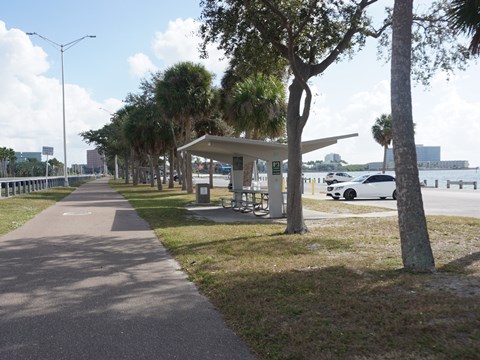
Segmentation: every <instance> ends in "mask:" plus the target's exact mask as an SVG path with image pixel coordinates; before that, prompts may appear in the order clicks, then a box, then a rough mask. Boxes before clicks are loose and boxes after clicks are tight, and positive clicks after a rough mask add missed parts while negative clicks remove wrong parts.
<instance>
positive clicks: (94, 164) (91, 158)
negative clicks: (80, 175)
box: [85, 149, 104, 173]
mask: <svg viewBox="0 0 480 360" xmlns="http://www.w3.org/2000/svg"><path fill="white" fill-rule="evenodd" d="M103 160H104V157H103V155H100V153H99V152H98V150H97V149H94V150H87V168H86V169H85V172H86V173H102V172H103V164H104V163H103Z"/></svg>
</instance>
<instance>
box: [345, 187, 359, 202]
mask: <svg viewBox="0 0 480 360" xmlns="http://www.w3.org/2000/svg"><path fill="white" fill-rule="evenodd" d="M355 196H357V194H356V193H355V190H353V189H348V190H347V191H345V193H344V194H343V197H344V198H345V200H353V199H355Z"/></svg>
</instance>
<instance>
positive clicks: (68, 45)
mask: <svg viewBox="0 0 480 360" xmlns="http://www.w3.org/2000/svg"><path fill="white" fill-rule="evenodd" d="M27 35H36V36H38V37H39V38H41V39H43V40H45V41H47V42H48V43H50V44H51V45H53V47H55V48H56V49H57V50H60V54H61V58H62V108H63V162H64V166H63V175H64V176H65V181H64V185H65V186H69V184H68V166H67V132H66V129H65V76H64V70H63V53H64V52H65V51H67V50H68V49H70V48H71V47H72V46H74V45H76V44H78V43H79V42H80V41H82V40H83V39H86V38H95V37H96V36H95V35H85V36H83V37H81V38H79V39H77V40H73V41H70V42H69V43H66V44H58V43H56V42H55V41H52V40H50V39H48V38H46V37H45V36H42V35H40V34H37V33H36V32H28V33H27Z"/></svg>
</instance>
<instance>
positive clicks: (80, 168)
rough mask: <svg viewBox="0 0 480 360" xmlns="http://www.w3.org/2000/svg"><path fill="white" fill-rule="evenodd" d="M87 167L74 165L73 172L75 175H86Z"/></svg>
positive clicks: (72, 166)
mask: <svg viewBox="0 0 480 360" xmlns="http://www.w3.org/2000/svg"><path fill="white" fill-rule="evenodd" d="M86 167H87V165H86V164H72V165H71V170H72V173H74V174H78V175H80V174H85V168H86Z"/></svg>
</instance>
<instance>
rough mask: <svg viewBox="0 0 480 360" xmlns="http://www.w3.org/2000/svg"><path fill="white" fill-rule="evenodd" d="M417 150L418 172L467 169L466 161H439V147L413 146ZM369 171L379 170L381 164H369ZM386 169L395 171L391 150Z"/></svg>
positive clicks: (388, 150) (388, 151)
mask: <svg viewBox="0 0 480 360" xmlns="http://www.w3.org/2000/svg"><path fill="white" fill-rule="evenodd" d="M415 148H416V150H417V165H418V168H419V169H420V170H437V169H468V166H469V164H468V161H467V160H441V158H440V154H441V147H440V146H423V145H415ZM368 168H369V170H381V169H382V168H383V163H377V162H375V163H369V164H368ZM387 169H389V170H393V169H395V163H394V161H393V149H387Z"/></svg>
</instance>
